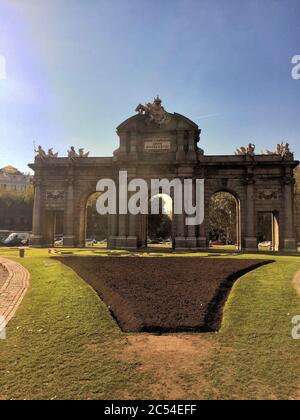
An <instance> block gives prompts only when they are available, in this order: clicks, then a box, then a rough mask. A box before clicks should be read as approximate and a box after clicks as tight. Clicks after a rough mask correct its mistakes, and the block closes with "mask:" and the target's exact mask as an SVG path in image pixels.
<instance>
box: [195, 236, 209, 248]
mask: <svg viewBox="0 0 300 420" xmlns="http://www.w3.org/2000/svg"><path fill="white" fill-rule="evenodd" d="M197 248H205V249H206V248H208V245H207V240H206V237H205V236H199V237H198V238H197Z"/></svg>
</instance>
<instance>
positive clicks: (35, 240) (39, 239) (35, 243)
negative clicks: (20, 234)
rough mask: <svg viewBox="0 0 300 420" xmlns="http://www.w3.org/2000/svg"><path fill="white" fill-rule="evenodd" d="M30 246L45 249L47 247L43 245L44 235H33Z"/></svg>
mask: <svg viewBox="0 0 300 420" xmlns="http://www.w3.org/2000/svg"><path fill="white" fill-rule="evenodd" d="M30 246H32V247H33V248H42V247H44V246H45V245H44V244H43V236H42V235H31V237H30Z"/></svg>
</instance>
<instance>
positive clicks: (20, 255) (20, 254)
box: [19, 248, 25, 258]
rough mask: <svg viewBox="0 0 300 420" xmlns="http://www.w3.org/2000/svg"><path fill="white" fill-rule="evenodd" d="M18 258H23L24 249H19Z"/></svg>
mask: <svg viewBox="0 0 300 420" xmlns="http://www.w3.org/2000/svg"><path fill="white" fill-rule="evenodd" d="M19 257H20V258H24V257H25V248H19Z"/></svg>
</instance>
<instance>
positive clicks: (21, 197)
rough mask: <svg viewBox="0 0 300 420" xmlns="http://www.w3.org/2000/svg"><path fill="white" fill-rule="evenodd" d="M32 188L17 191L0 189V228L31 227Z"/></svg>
mask: <svg viewBox="0 0 300 420" xmlns="http://www.w3.org/2000/svg"><path fill="white" fill-rule="evenodd" d="M32 213H33V188H32V187H31V188H27V189H26V190H25V191H22V192H17V191H12V190H0V229H2V230H25V231H26V230H27V231H30V230H31V229H32Z"/></svg>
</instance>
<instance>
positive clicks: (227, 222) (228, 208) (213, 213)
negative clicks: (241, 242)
mask: <svg viewBox="0 0 300 420" xmlns="http://www.w3.org/2000/svg"><path fill="white" fill-rule="evenodd" d="M236 228H237V202H236V199H235V198H234V197H233V195H231V194H229V193H227V192H219V193H217V194H214V195H213V196H212V198H211V201H210V206H209V234H210V239H211V240H220V241H223V242H227V243H230V242H232V243H236V242H237V240H236V234H237V229H236Z"/></svg>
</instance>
